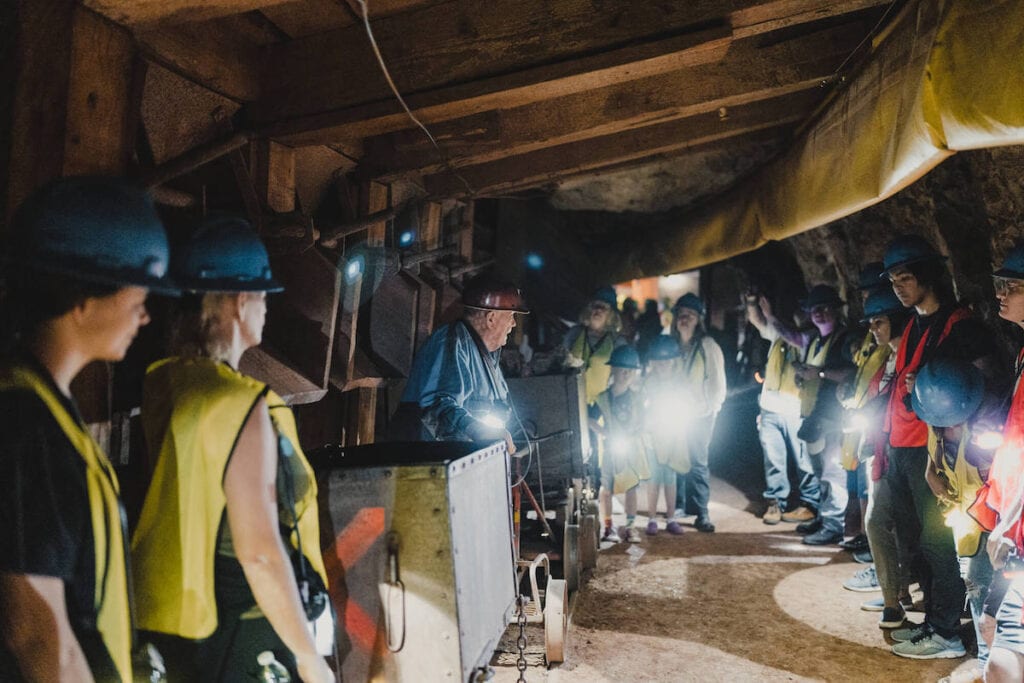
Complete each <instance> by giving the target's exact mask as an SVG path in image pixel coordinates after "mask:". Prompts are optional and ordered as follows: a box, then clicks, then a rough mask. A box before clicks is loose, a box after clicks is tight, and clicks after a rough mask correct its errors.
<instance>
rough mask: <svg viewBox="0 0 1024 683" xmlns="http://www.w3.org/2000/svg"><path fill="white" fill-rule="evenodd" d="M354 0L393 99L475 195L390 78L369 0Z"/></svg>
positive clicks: (467, 190)
mask: <svg viewBox="0 0 1024 683" xmlns="http://www.w3.org/2000/svg"><path fill="white" fill-rule="evenodd" d="M356 2H358V3H359V7H360V8H361V9H362V15H363V26H365V27H366V37H367V38H368V39H369V41H370V47H371V48H373V54H374V55H375V56H376V58H377V64H378V65H380V70H381V73H382V74H383V75H384V79H385V80H386V81H387V82H388V87H389V88H391V92H392V93H394V95H395V99H397V100H398V103H399V104H400V105H402V109H404V110H405V113H406V114H407V115H408V116H409V118H410V119H411V120H412V122H413V123H415V124H416V125H417V126H418V127H419V129H420V130H422V131H423V133H424V134H425V135H426V136H427V139H428V140H430V144H431V145H433V146H434V149H435V150H437V153H438V155H439V156H440V157H441V163H442V164H443V165H444V167H445V170H447V171H448V172H449V173H451V174H452V175H453V176H455V177H456V178H458V179H459V182H461V183H462V185H463V186H464V187H465V188H466V192H467V193H468V194H469V196H470V197H475V196H476V191H475V190H474V189H473V187H472V186H471V185H470V184H469V181H467V180H466V179H465V178H464V177H463V176H462V174H461V173H459V172H458V171H456V170H455V166H454V165H452V162H451V160H450V159H449V158H448V155H447V154H445V153H444V150H442V149H441V146H440V145H439V144H437V140H436V139H435V138H434V135H433V133H431V132H430V130H429V129H428V128H427V127H426V126H425V125H424V124H423V122H422V121H420V120H419V118H418V117H417V116H416V114H414V113H413V112H412V109H410V108H409V105H408V104H406V102H405V98H404V97H402V93H400V92H399V91H398V86H396V85H395V81H394V80H393V79H392V78H391V72H390V71H389V70H388V67H387V64H385V63H384V56H383V55H382V54H381V52H380V47H379V46H378V45H377V39H376V38H375V37H374V35H373V29H372V28H370V10H369V0H356Z"/></svg>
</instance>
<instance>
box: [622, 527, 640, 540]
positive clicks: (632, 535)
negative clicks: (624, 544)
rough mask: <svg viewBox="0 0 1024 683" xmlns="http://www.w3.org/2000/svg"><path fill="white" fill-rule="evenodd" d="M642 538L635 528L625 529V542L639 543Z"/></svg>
mask: <svg viewBox="0 0 1024 683" xmlns="http://www.w3.org/2000/svg"><path fill="white" fill-rule="evenodd" d="M642 538H643V536H641V535H640V530H639V529H637V528H636V527H635V526H631V527H629V528H628V529H626V540H627V541H629V542H630V543H639V542H640V539H642Z"/></svg>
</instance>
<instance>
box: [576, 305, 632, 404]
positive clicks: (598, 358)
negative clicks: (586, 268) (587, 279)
mask: <svg viewBox="0 0 1024 683" xmlns="http://www.w3.org/2000/svg"><path fill="white" fill-rule="evenodd" d="M579 323H580V324H579V325H576V326H575V327H573V328H572V329H570V330H569V331H568V332H567V333H566V335H565V341H564V342H563V343H562V345H563V346H564V347H565V350H566V361H565V365H566V367H568V368H579V369H580V371H581V372H582V373H583V378H584V383H585V385H586V392H587V405H591V404H593V403H594V401H596V400H597V395H598V394H600V393H601V392H602V391H604V390H605V389H606V388H607V387H608V378H609V377H611V372H612V371H611V367H610V366H609V365H608V361H609V360H610V359H611V357H612V351H614V350H615V349H616V347H619V346H622V345H623V344H624V343H625V340H623V339H622V338H621V337H620V336H619V329H620V328H621V327H622V318H621V317H620V316H619V308H618V305H617V300H616V297H615V288H613V287H602V288H601V289H599V290H597V291H596V292H594V295H593V296H592V297H590V301H589V302H587V305H586V306H584V307H583V310H582V311H580V317H579Z"/></svg>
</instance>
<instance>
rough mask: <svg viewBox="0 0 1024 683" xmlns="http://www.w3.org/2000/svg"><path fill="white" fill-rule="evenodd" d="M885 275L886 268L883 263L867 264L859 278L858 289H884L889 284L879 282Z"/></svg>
mask: <svg viewBox="0 0 1024 683" xmlns="http://www.w3.org/2000/svg"><path fill="white" fill-rule="evenodd" d="M883 275H885V266H884V265H883V264H882V262H881V261H872V262H871V263H865V264H864V267H863V268H861V269H860V274H859V275H858V276H857V289H874V288H875V287H884V286H885V285H886V284H887V283H884V282H880V281H879V280H880V278H881V277H882V276H883Z"/></svg>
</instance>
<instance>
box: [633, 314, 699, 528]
mask: <svg viewBox="0 0 1024 683" xmlns="http://www.w3.org/2000/svg"><path fill="white" fill-rule="evenodd" d="M679 357H680V353H679V344H677V343H676V340H675V339H673V338H672V337H670V336H669V335H667V334H663V335H661V336H659V337H658V338H656V339H655V340H654V341H653V342H652V343H651V346H650V349H648V352H647V377H646V378H645V380H644V417H645V431H646V434H647V438H648V440H649V441H648V443H650V446H651V454H652V456H653V457H651V459H650V465H651V478H650V482H649V483H648V485H647V499H648V508H647V514H648V517H649V521H648V522H647V534H648V535H649V536H654V535H656V534H657V533H658V522H657V511H658V499H659V497H660V496H661V494H662V492H664V495H665V519H666V523H665V531H667V532H669V533H670V534H673V535H675V536H679V535H681V534H682V533H683V527H682V525H680V524H679V520H677V519H676V517H675V502H676V475H677V474H686V473H687V472H689V471H690V453H689V450H688V449H687V445H686V424H687V422H688V421H689V420H691V419H693V418H694V417H696V416H694V415H690V414H688V413H687V406H688V405H689V402H688V401H687V400H686V396H684V394H683V387H684V386H685V383H684V382H683V381H682V376H681V372H682V370H681V368H680V362H679Z"/></svg>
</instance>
